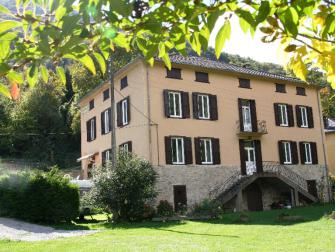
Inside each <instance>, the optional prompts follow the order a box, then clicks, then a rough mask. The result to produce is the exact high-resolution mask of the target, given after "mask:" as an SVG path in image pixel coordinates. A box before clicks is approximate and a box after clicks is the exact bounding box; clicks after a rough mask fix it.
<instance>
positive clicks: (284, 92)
mask: <svg viewBox="0 0 335 252" xmlns="http://www.w3.org/2000/svg"><path fill="white" fill-rule="evenodd" d="M275 92H276V93H282V94H286V93H287V92H286V91H275Z"/></svg>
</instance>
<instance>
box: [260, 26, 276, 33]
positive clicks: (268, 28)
mask: <svg viewBox="0 0 335 252" xmlns="http://www.w3.org/2000/svg"><path fill="white" fill-rule="evenodd" d="M259 30H260V31H261V32H263V33H265V34H272V33H274V30H273V29H272V28H271V27H260V28H259Z"/></svg>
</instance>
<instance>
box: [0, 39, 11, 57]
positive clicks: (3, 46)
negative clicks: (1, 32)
mask: <svg viewBox="0 0 335 252" xmlns="http://www.w3.org/2000/svg"><path fill="white" fill-rule="evenodd" d="M1 39H2V38H0V59H5V58H6V57H7V56H8V54H9V51H10V41H9V40H1Z"/></svg>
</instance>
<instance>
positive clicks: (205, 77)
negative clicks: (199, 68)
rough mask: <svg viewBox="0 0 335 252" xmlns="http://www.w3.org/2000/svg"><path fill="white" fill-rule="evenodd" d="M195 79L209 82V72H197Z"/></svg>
mask: <svg viewBox="0 0 335 252" xmlns="http://www.w3.org/2000/svg"><path fill="white" fill-rule="evenodd" d="M195 81H198V82H205V83H209V80H208V73H204V72H195Z"/></svg>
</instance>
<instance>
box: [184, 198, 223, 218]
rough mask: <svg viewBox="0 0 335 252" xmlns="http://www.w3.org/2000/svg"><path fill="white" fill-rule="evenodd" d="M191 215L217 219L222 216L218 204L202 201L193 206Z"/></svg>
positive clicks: (211, 201) (206, 200)
mask: <svg viewBox="0 0 335 252" xmlns="http://www.w3.org/2000/svg"><path fill="white" fill-rule="evenodd" d="M191 214H192V215H193V216H209V217H211V218H217V217H219V216H220V215H221V214H223V209H222V207H221V204H220V203H218V202H216V201H213V200H209V199H204V200H203V201H202V202H201V203H198V204H195V205H194V206H193V209H192V211H191Z"/></svg>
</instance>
